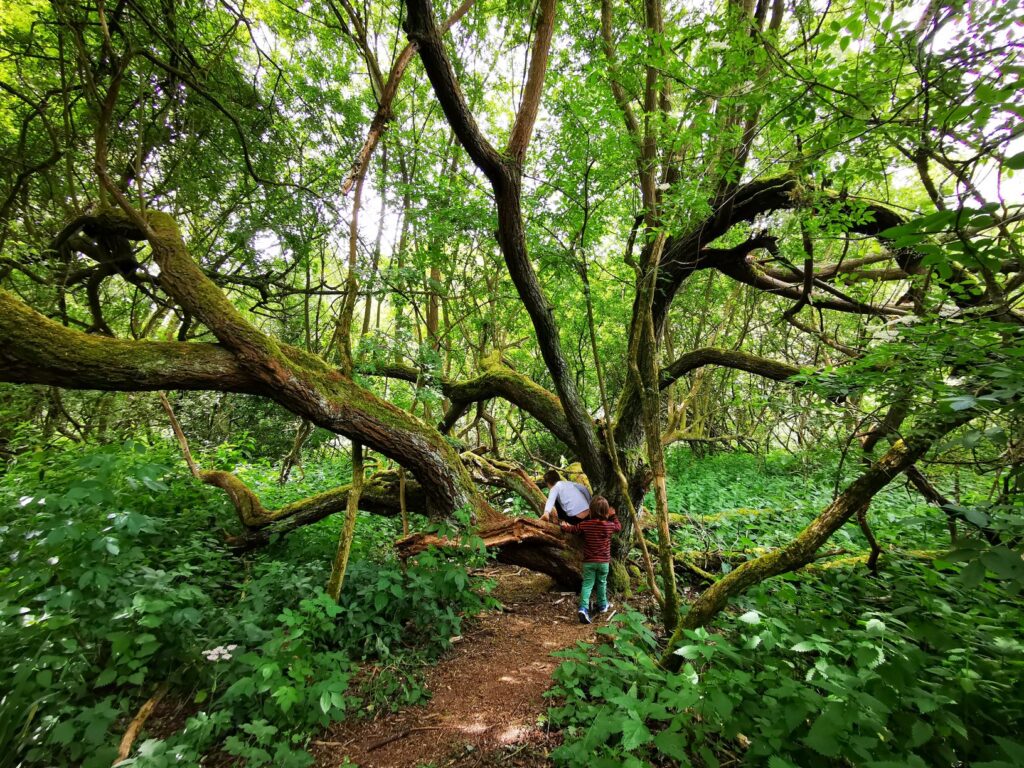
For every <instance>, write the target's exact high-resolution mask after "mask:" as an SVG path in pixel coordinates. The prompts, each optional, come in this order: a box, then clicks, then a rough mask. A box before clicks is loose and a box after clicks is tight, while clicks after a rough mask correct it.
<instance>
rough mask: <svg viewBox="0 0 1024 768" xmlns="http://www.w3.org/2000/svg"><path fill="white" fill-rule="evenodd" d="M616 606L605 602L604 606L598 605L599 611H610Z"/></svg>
mask: <svg viewBox="0 0 1024 768" xmlns="http://www.w3.org/2000/svg"><path fill="white" fill-rule="evenodd" d="M613 607H614V606H613V605H612V604H611V603H605V604H604V605H602V606H598V609H597V612H598V613H608V611H610V610H611V609H612V608H613Z"/></svg>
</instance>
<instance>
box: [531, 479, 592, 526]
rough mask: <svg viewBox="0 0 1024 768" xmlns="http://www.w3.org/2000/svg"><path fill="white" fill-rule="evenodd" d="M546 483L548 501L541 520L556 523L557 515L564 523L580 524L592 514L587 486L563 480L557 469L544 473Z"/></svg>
mask: <svg viewBox="0 0 1024 768" xmlns="http://www.w3.org/2000/svg"><path fill="white" fill-rule="evenodd" d="M544 483H545V484H546V485H547V487H548V501H547V503H546V504H545V505H544V514H543V515H541V516H540V519H541V520H549V521H551V522H554V517H555V516H556V515H557V517H558V519H559V520H562V521H564V522H567V523H578V522H579V521H580V520H585V519H586V518H587V516H588V515H589V514H590V490H589V489H588V488H587V486H585V485H582V484H580V483H574V482H572V481H571V480H563V479H562V476H561V475H560V474H558V470H555V469H549V470H548V471H547V472H545V473H544Z"/></svg>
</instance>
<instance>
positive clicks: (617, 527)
mask: <svg viewBox="0 0 1024 768" xmlns="http://www.w3.org/2000/svg"><path fill="white" fill-rule="evenodd" d="M608 522H609V523H611V525H612V531H613V532H614V533H618V532H619V531H621V530H622V523H620V522H619V518H618V517H617V516H616V515H615V511H614V510H612V516H611V517H609V518H608Z"/></svg>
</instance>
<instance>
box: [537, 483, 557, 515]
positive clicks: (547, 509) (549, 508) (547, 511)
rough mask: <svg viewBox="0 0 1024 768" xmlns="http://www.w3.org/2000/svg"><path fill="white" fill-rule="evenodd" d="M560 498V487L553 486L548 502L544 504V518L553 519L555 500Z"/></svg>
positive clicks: (549, 492)
mask: <svg viewBox="0 0 1024 768" xmlns="http://www.w3.org/2000/svg"><path fill="white" fill-rule="evenodd" d="M557 498H558V486H557V485H553V486H551V490H549V491H548V500H547V502H545V504H544V514H543V515H541V517H542V518H544V519H547V518H549V517H551V513H552V512H554V511H555V499H557Z"/></svg>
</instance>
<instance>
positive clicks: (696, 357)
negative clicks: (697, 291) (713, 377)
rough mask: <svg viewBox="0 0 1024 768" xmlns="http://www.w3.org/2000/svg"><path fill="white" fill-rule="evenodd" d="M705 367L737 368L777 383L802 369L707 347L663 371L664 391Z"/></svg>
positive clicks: (693, 352)
mask: <svg viewBox="0 0 1024 768" xmlns="http://www.w3.org/2000/svg"><path fill="white" fill-rule="evenodd" d="M705 365H718V366H722V367H724V368H735V369H736V370H739V371H746V372H747V373H754V374H757V375H758V376H763V377H765V378H766V379H772V380H774V381H785V380H786V379H789V378H792V377H793V376H796V375H797V374H799V373H800V368H799V367H798V366H795V365H792V364H791V363H784V362H782V361H780V360H771V359H770V358H767V357H760V356H759V355H754V354H751V353H750V352H743V351H742V350H739V349H720V348H718V347H703V348H701V349H695V350H693V351H692V352H687V353H686V354H685V355H683V356H682V357H680V358H679V359H678V360H676V361H675V362H673V363H672V364H671V365H668V366H666V367H664V368H662V369H661V382H660V387H661V389H665V388H666V387H667V386H669V385H670V384H672V382H674V381H676V380H677V379H678V378H679V377H681V376H684V375H686V374H687V373H689V372H690V371H694V370H696V369H698V368H702V367H704V366H705Z"/></svg>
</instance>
